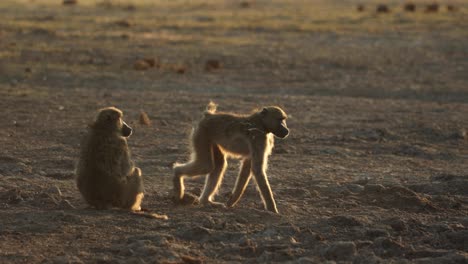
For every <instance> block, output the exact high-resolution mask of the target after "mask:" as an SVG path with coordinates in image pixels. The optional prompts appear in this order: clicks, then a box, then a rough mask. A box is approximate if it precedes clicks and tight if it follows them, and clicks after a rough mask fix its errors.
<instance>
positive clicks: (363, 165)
mask: <svg viewBox="0 0 468 264" xmlns="http://www.w3.org/2000/svg"><path fill="white" fill-rule="evenodd" d="M78 2H79V3H78V5H75V6H63V5H62V4H61V1H59V0H57V1H52V0H43V1H41V0H31V1H29V0H28V1H25V0H24V1H21V0H18V1H12V0H6V1H4V0H2V1H1V2H0V14H1V17H2V18H1V20H0V96H1V99H0V109H1V113H2V116H1V122H0V127H1V128H0V145H1V151H0V207H1V210H0V262H1V263H37V262H45V263H221V262H239V263H258V262H262V263H264V262H291V263H321V262H325V261H329V263H332V262H333V261H336V262H353V263H379V262H384V263H387V262H397V263H405V262H415V263H467V262H468V253H467V251H468V162H467V160H468V148H467V147H468V136H467V135H466V129H468V45H467V43H468V31H467V28H468V5H467V4H466V3H463V2H455V1H453V2H451V3H454V4H455V6H456V7H457V10H456V11H455V12H449V11H447V10H446V7H445V5H442V6H441V8H440V10H439V12H436V13H425V12H424V10H423V7H424V4H426V2H423V1H416V4H417V10H416V12H415V13H406V12H404V11H402V7H401V1H394V2H392V1H387V3H388V4H389V7H390V9H391V12H390V13H387V14H376V13H375V12H374V9H375V6H376V2H372V1H360V2H361V3H362V2H363V3H364V4H365V10H364V11H363V12H357V11H356V2H353V1H338V0H335V1H317V0H316V1H305V0H304V1H299V0H295V1H293V0H289V1H286V0H284V1H280V0H273V1H267V0H256V1H244V2H242V1H235V0H232V1H231V0H230V1H228V0H226V1H222V0H220V1H214V0H213V1H209V0H205V1H202V0H200V1H181V0H177V1H162V0H161V1H149V0H148V1H136V0H135V1H130V0H129V1H98V2H96V1H90V0H88V1H85V0H78ZM144 59H146V60H147V62H143V61H139V60H144ZM208 60H216V61H217V62H219V63H220V64H221V65H216V63H212V64H213V66H214V67H212V68H211V69H206V62H207V61H208ZM217 66H219V67H217ZM210 100H214V101H215V102H216V103H218V104H219V109H220V110H223V111H234V112H240V113H248V112H250V111H251V110H252V109H253V108H256V107H260V106H263V105H279V106H281V107H283V108H284V109H285V110H286V111H287V113H289V114H290V119H289V120H288V122H289V123H288V124H289V126H290V128H291V134H290V136H289V137H288V138H287V139H285V140H282V141H280V140H277V144H276V148H275V150H274V152H273V155H272V157H271V159H270V167H269V170H268V174H269V177H270V182H271V185H272V188H273V191H274V193H275V197H276V200H277V203H278V209H279V211H280V213H281V214H280V215H274V214H271V213H269V212H266V211H264V210H263V207H262V203H261V202H260V198H259V195H258V193H257V191H256V189H255V185H254V183H251V184H250V186H249V187H248V189H247V191H246V193H245V195H244V196H243V197H242V199H241V201H240V203H239V204H238V205H237V206H236V207H235V208H230V209H213V208H204V207H197V206H192V207H177V206H174V205H173V204H172V202H171V201H170V198H169V193H170V190H171V176H172V170H171V164H173V162H175V161H179V162H183V161H185V160H187V158H188V140H187V138H188V135H189V133H190V129H191V126H192V124H193V123H194V122H195V121H196V120H197V119H198V118H199V117H200V113H201V111H202V109H204V107H205V105H206V104H207V103H208V102H209V101H210ZM110 105H114V106H117V107H119V108H121V109H122V110H123V111H124V113H125V119H126V120H127V121H128V123H130V124H131V125H132V126H133V127H134V128H135V133H134V134H133V136H132V137H131V138H130V139H129V145H130V148H131V150H132V154H133V158H134V160H135V162H136V164H137V165H138V166H139V167H141V169H142V171H143V174H144V177H145V187H146V197H145V200H144V207H145V208H148V209H149V210H151V211H152V212H155V213H159V214H166V215H167V216H168V218H169V219H168V220H162V219H153V218H147V217H142V216H140V215H134V214H131V213H129V212H125V211H121V210H107V211H98V210H94V209H90V208H87V206H86V204H85V203H84V202H83V200H82V199H81V198H80V195H79V193H78V191H77V188H76V187H75V183H74V166H75V163H76V161H77V157H78V152H79V149H80V139H81V137H82V136H83V134H84V133H86V125H87V123H88V122H90V121H91V119H92V118H93V116H94V115H95V113H96V110H97V109H98V108H100V107H104V106H110ZM140 111H144V112H146V113H147V114H148V116H149V118H150V120H151V125H149V126H144V125H142V124H140V123H139V116H140ZM236 173H237V163H236V162H235V161H233V162H231V163H230V166H229V169H228V172H227V175H226V177H225V182H224V184H223V185H222V188H221V191H220V193H219V195H218V196H217V197H216V199H217V200H218V201H221V202H223V201H226V199H227V196H228V194H229V192H230V190H231V188H232V187H233V183H234V179H235V176H236ZM187 182H188V189H189V191H191V192H194V193H199V192H200V189H201V188H202V185H203V178H200V179H197V180H192V181H187Z"/></svg>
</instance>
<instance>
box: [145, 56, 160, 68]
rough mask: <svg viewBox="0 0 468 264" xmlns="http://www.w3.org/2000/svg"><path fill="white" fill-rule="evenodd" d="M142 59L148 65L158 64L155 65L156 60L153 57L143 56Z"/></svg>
mask: <svg viewBox="0 0 468 264" xmlns="http://www.w3.org/2000/svg"><path fill="white" fill-rule="evenodd" d="M143 60H144V61H146V63H148V65H149V66H151V67H156V66H159V65H157V60H156V59H155V58H145V59H143Z"/></svg>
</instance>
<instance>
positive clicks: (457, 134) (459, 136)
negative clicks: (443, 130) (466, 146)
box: [449, 128, 467, 140]
mask: <svg viewBox="0 0 468 264" xmlns="http://www.w3.org/2000/svg"><path fill="white" fill-rule="evenodd" d="M449 137H450V138H452V139H460V140H465V139H467V137H466V129H464V128H462V129H459V130H457V131H455V132H454V133H452V134H451V135H450V136H449Z"/></svg>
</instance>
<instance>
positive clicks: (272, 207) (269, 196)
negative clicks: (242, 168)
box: [252, 157, 278, 213]
mask: <svg viewBox="0 0 468 264" xmlns="http://www.w3.org/2000/svg"><path fill="white" fill-rule="evenodd" d="M264 159H265V158H263V157H262V158H259V159H255V158H254V159H253V160H252V172H253V175H254V177H255V181H256V182H257V186H258V190H259V191H260V195H261V196H262V200H263V203H264V205H265V208H266V209H267V210H268V211H271V212H274V213H278V209H277V208H276V202H275V199H274V198H273V192H272V191H271V188H270V183H269V182H268V178H267V175H266V173H265V168H264V162H265V160H264Z"/></svg>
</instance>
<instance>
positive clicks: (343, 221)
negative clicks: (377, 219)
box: [328, 215, 364, 226]
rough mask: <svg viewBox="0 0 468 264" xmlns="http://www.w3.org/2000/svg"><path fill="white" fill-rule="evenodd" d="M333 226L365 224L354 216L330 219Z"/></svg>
mask: <svg viewBox="0 0 468 264" xmlns="http://www.w3.org/2000/svg"><path fill="white" fill-rule="evenodd" d="M328 222H330V223H331V224H332V225H336V226H363V225H364V223H363V221H361V220H360V219H358V218H356V217H354V216H344V215H338V216H334V217H331V218H329V219H328Z"/></svg>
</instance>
